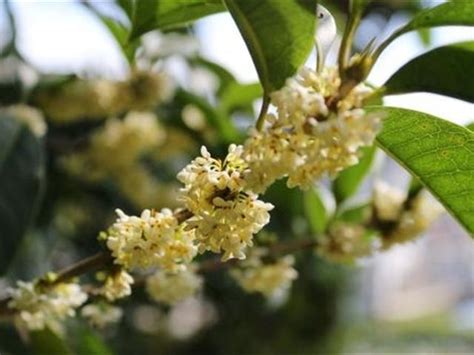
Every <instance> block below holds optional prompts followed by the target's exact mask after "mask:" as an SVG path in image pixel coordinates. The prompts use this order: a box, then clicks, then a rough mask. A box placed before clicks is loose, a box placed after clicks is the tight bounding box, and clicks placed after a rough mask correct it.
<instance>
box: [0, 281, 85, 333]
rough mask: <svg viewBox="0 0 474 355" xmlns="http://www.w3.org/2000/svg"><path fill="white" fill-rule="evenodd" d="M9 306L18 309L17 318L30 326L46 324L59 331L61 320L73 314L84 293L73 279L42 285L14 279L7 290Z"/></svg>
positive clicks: (43, 326) (32, 327) (37, 327)
mask: <svg viewBox="0 0 474 355" xmlns="http://www.w3.org/2000/svg"><path fill="white" fill-rule="evenodd" d="M10 295H11V297H12V300H11V301H10V302H9V303H8V307H10V308H12V309H15V310H17V311H18V314H17V315H16V321H17V322H19V324H20V325H21V326H24V327H26V328H28V329H30V330H41V329H44V328H45V327H49V328H50V329H52V330H54V331H56V332H61V330H62V327H61V321H64V320H65V319H66V318H68V317H74V316H75V314H76V308H78V307H79V306H81V305H82V304H83V303H84V302H85V301H86V300H87V294H86V293H84V292H83V291H82V290H81V287H80V286H79V285H78V284H75V283H60V284H58V285H54V286H41V285H39V284H38V283H35V282H23V281H18V282H17V288H14V289H11V290H10Z"/></svg>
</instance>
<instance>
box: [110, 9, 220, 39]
mask: <svg viewBox="0 0 474 355" xmlns="http://www.w3.org/2000/svg"><path fill="white" fill-rule="evenodd" d="M119 3H120V5H121V6H122V8H123V9H124V11H125V12H126V13H127V15H128V16H129V18H130V21H131V23H132V32H131V35H130V40H132V41H133V40H135V39H136V38H138V37H139V36H141V35H142V34H144V33H146V32H149V31H151V30H156V29H160V30H168V29H172V28H178V27H181V26H185V25H188V24H190V23H192V22H193V21H195V20H198V19H200V18H202V17H204V16H207V15H211V14H215V13H218V12H222V11H225V7H224V5H223V4H222V2H221V0H135V1H126V0H125V1H120V2H119Z"/></svg>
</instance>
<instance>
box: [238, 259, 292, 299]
mask: <svg viewBox="0 0 474 355" xmlns="http://www.w3.org/2000/svg"><path fill="white" fill-rule="evenodd" d="M294 262H295V260H294V257H293V256H292V255H287V256H285V257H283V258H280V259H278V260H277V261H276V262H274V263H270V264H264V263H263V262H262V260H261V259H260V258H259V257H256V256H254V257H251V258H250V259H249V260H248V261H246V262H245V264H244V265H243V268H241V269H234V270H232V271H231V275H232V276H233V277H234V279H235V280H236V281H237V282H238V283H239V285H240V286H241V287H242V288H243V289H244V290H245V291H247V292H259V293H262V294H263V295H265V296H267V297H273V296H275V295H277V294H280V293H283V292H286V291H287V290H289V288H290V287H291V283H292V282H293V280H295V279H296V278H297V277H298V272H297V271H296V270H295V269H294V268H293V264H294Z"/></svg>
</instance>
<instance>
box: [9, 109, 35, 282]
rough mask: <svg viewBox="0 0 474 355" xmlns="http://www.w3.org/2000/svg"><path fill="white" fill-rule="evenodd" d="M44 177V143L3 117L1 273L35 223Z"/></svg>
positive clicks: (16, 122) (13, 120)
mask: <svg viewBox="0 0 474 355" xmlns="http://www.w3.org/2000/svg"><path fill="white" fill-rule="evenodd" d="M43 175H44V157H43V146H42V143H41V142H40V141H39V140H38V139H37V138H36V137H35V136H34V135H33V134H32V133H31V132H30V131H29V129H28V128H26V127H25V126H23V125H21V124H20V123H19V122H18V121H16V120H15V119H13V118H10V117H6V116H0V243H1V246H2V247H1V248H0V273H4V272H5V270H6V268H7V266H8V264H9V262H10V261H11V259H12V258H13V256H14V255H15V251H16V250H17V248H18V246H19V245H20V242H21V240H22V238H23V236H24V234H25V232H26V230H27V228H28V226H29V225H30V223H31V221H32V218H33V215H34V211H35V207H36V204H37V202H38V200H39V197H40V195H41V185H42V184H41V182H42V181H43V178H44V176H43Z"/></svg>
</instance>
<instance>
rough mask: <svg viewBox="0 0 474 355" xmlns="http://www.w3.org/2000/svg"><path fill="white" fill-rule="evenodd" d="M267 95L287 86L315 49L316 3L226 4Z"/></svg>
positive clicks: (252, 0) (255, 0)
mask: <svg viewBox="0 0 474 355" xmlns="http://www.w3.org/2000/svg"><path fill="white" fill-rule="evenodd" d="M224 3H225V4H226V6H227V8H228V9H229V11H230V13H231V15H232V17H233V19H234V21H235V23H236V24H237V27H238V28H239V30H240V33H241V34H242V37H243V38H244V41H245V43H246V44H247V48H248V49H249V52H250V55H251V56H252V59H253V62H254V64H255V68H256V70H257V73H258V76H259V78H260V82H261V84H262V86H263V89H264V91H265V93H266V94H268V93H270V92H272V91H275V90H277V89H279V88H281V87H282V86H283V84H284V83H285V80H286V79H287V78H288V77H290V76H293V75H294V74H295V72H296V71H297V70H298V68H299V67H300V66H301V65H302V64H303V63H304V62H305V60H306V58H307V57H308V55H309V53H310V52H311V49H312V48H313V45H314V34H315V28H316V1H315V0H285V1H282V0H224Z"/></svg>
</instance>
